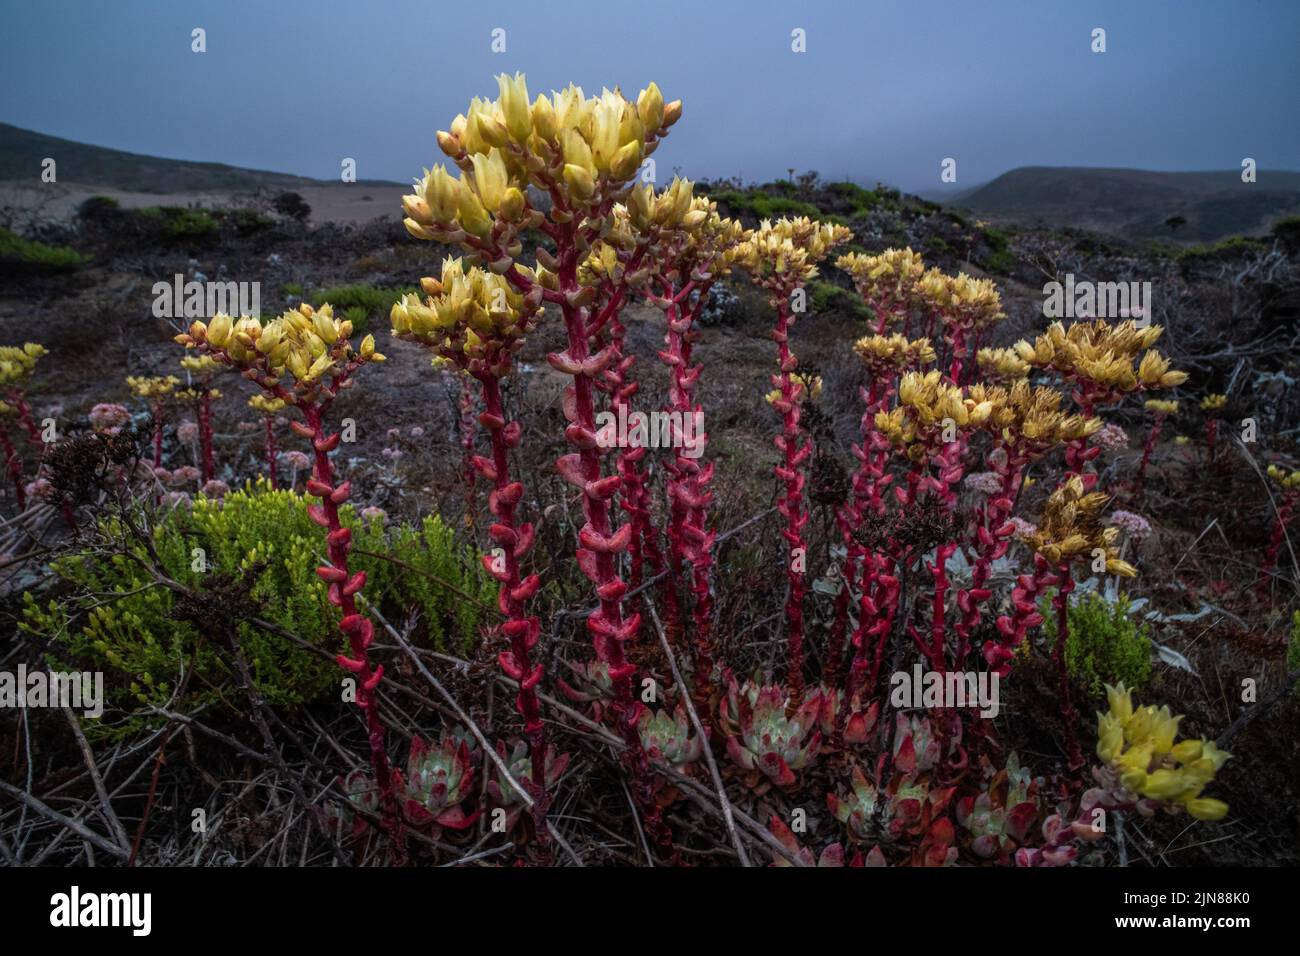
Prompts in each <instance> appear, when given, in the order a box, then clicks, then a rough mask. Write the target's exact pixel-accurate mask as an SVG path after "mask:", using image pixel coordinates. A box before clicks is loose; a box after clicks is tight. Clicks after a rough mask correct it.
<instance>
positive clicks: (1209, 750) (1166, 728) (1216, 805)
mask: <svg viewBox="0 0 1300 956" xmlns="http://www.w3.org/2000/svg"><path fill="white" fill-rule="evenodd" d="M1106 699H1107V704H1108V706H1109V708H1110V709H1109V710H1108V711H1107V712H1106V713H1104V714H1102V713H1099V714H1097V738H1098V739H1097V756H1098V757H1100V758H1101V759H1102V760H1104V761H1105V762H1106V764H1107V765H1108V766H1109V767H1110V768H1111V769H1112V770H1113V771H1114V772H1115V773H1116V774H1118V776H1119V780H1120V783H1121V784H1122V785H1123V786H1124V788H1125V789H1127V790H1131V791H1132V792H1133V793H1136V794H1138V795H1139V796H1142V797H1147V798H1149V799H1152V800H1161V801H1164V802H1166V803H1170V804H1176V805H1178V806H1181V807H1183V808H1184V809H1186V810H1187V812H1188V813H1189V814H1191V815H1192V816H1193V817H1195V818H1196V819H1198V820H1222V819H1223V817H1224V816H1225V815H1227V812H1228V805H1227V804H1226V803H1224V802H1223V801H1222V800H1216V799H1214V798H1213V797H1203V796H1201V792H1202V791H1203V790H1204V789H1205V788H1206V787H1207V786H1208V785H1209V784H1210V783H1212V782H1213V781H1214V775H1215V774H1216V773H1217V772H1218V771H1219V769H1220V768H1221V767H1222V766H1223V765H1224V764H1225V763H1226V762H1227V761H1228V760H1229V758H1231V756H1232V755H1231V754H1229V753H1227V752H1226V751H1223V750H1220V749H1219V748H1218V747H1216V746H1215V745H1214V742H1213V741H1211V740H1205V739H1200V740H1182V741H1178V742H1177V743H1175V740H1176V738H1177V736H1178V724H1179V722H1180V721H1181V720H1182V719H1183V718H1182V717H1175V716H1173V714H1171V713H1170V711H1169V708H1168V707H1167V706H1166V707H1161V708H1159V709H1156V707H1154V706H1153V705H1150V704H1148V705H1147V706H1145V707H1138V708H1136V709H1134V707H1133V696H1132V692H1131V691H1130V690H1129V689H1128V688H1126V687H1125V686H1124V685H1123V684H1122V683H1121V684H1120V685H1119V686H1118V687H1111V686H1110V685H1109V684H1107V685H1106Z"/></svg>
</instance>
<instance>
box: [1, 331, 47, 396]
mask: <svg viewBox="0 0 1300 956" xmlns="http://www.w3.org/2000/svg"><path fill="white" fill-rule="evenodd" d="M48 354H49V352H48V351H47V350H46V348H45V346H43V345H38V344H37V343H35V342H27V343H26V344H24V345H22V346H21V347H20V346H16V345H5V346H0V386H2V387H5V388H8V387H10V386H13V385H17V384H18V383H19V382H22V381H24V380H25V379H27V378H28V377H29V376H31V374H32V372H34V371H35V370H36V362H37V360H38V359H40V358H42V357H44V356H46V355H48Z"/></svg>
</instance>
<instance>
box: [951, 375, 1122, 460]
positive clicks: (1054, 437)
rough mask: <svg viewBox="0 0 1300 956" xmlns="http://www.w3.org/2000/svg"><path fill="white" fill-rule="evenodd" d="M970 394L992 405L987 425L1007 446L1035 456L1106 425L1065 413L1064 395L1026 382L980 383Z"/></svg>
mask: <svg viewBox="0 0 1300 956" xmlns="http://www.w3.org/2000/svg"><path fill="white" fill-rule="evenodd" d="M967 395H968V397H969V398H970V399H971V400H972V401H974V402H976V403H984V402H987V403H988V404H989V405H991V406H992V411H991V412H990V413H989V416H988V419H987V421H986V422H985V425H986V427H988V428H989V429H990V430H991V431H993V432H994V433H995V434H997V435H998V436H999V437H1000V438H1001V440H1002V442H1003V444H1005V445H1007V446H1008V447H1014V448H1019V449H1021V450H1022V451H1026V452H1029V453H1031V454H1036V455H1037V454H1043V453H1044V452H1046V451H1048V450H1049V449H1051V448H1054V447H1056V446H1057V445H1061V444H1064V443H1066V442H1071V441H1080V440H1082V439H1084V438H1087V437H1088V436H1090V435H1093V434H1095V433H1096V432H1098V431H1099V430H1100V429H1101V426H1102V421H1101V419H1100V418H1089V417H1087V416H1084V415H1067V414H1066V413H1064V412H1062V411H1061V402H1062V401H1063V396H1062V395H1061V393H1060V392H1059V391H1057V390H1056V389H1054V388H1044V387H1038V388H1034V387H1032V386H1030V384H1029V383H1028V382H1025V381H1020V382H1016V383H1014V384H1013V385H1011V386H1005V385H985V384H983V383H976V384H974V385H972V386H971V387H970V390H969V391H968V393H967Z"/></svg>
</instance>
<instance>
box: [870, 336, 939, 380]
mask: <svg viewBox="0 0 1300 956" xmlns="http://www.w3.org/2000/svg"><path fill="white" fill-rule="evenodd" d="M853 351H854V352H856V353H857V356H858V358H860V359H862V363H863V364H864V365H866V367H867V368H868V369H869V370H870V371H871V372H872V374H875V375H882V374H887V373H889V372H901V371H902V370H903V369H905V368H909V367H911V366H914V365H929V364H930V363H931V362H933V361H934V359H935V354H934V346H933V345H932V344H931V343H930V340H929V339H925V338H922V339H915V340H912V341H908V339H906V338H905V337H903V336H902V335H899V334H897V333H895V334H893V335H867V336H864V337H862V338H860V339H858V340H857V341H856V342H854V343H853Z"/></svg>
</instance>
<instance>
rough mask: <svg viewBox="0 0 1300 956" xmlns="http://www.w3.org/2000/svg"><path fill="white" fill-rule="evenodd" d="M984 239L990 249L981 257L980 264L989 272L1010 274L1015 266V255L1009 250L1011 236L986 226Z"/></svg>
mask: <svg viewBox="0 0 1300 956" xmlns="http://www.w3.org/2000/svg"><path fill="white" fill-rule="evenodd" d="M984 241H985V242H987V243H988V244H989V249H990V251H989V252H988V253H987V254H986V255H985V256H984V257H983V258H982V259H981V261H980V265H982V266H983V267H984V268H985V269H986V270H987V271H989V272H996V273H999V274H1001V275H1010V274H1011V273H1012V272H1014V271H1015V268H1016V257H1015V255H1014V254H1012V252H1011V237H1010V236H1008V235H1007V234H1006V233H1005V232H1003V231H1002V230H1001V229H994V228H992V227H987V228H985V229H984Z"/></svg>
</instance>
